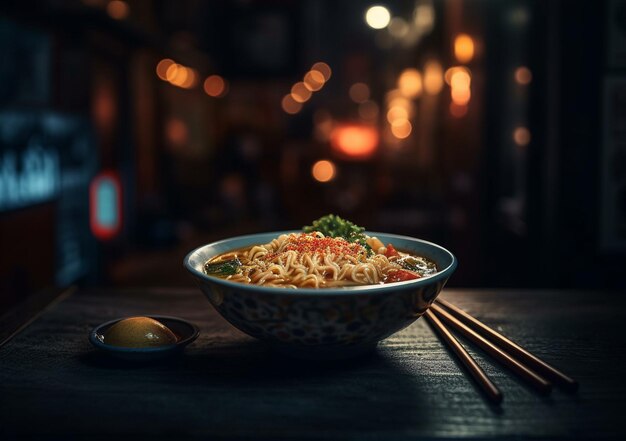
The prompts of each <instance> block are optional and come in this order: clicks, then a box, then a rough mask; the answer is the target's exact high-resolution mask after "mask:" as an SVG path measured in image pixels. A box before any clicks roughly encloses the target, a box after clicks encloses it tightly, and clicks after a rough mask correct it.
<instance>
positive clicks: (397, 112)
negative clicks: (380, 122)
mask: <svg viewBox="0 0 626 441" xmlns="http://www.w3.org/2000/svg"><path fill="white" fill-rule="evenodd" d="M408 118H409V112H408V110H407V109H405V108H404V107H400V106H395V107H391V108H390V109H389V110H388V111H387V121H389V123H390V124H392V123H393V122H394V121H397V120H400V119H408Z"/></svg>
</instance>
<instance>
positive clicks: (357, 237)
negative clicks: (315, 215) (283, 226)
mask: <svg viewBox="0 0 626 441" xmlns="http://www.w3.org/2000/svg"><path fill="white" fill-rule="evenodd" d="M302 231H304V232H305V233H312V232H313V231H319V232H320V233H322V234H323V235H324V236H330V237H343V238H344V239H346V240H347V241H348V242H354V243H358V244H359V245H361V246H363V247H364V248H365V249H366V250H367V254H372V253H373V251H372V248H371V247H370V246H369V245H368V244H367V242H366V239H367V238H366V237H365V234H363V231H365V228H363V227H359V226H358V225H356V224H354V223H352V222H350V221H349V220H346V219H342V218H340V217H339V216H337V215H334V214H327V215H326V216H322V217H320V218H319V219H318V220H315V221H313V224H312V225H307V226H306V227H302Z"/></svg>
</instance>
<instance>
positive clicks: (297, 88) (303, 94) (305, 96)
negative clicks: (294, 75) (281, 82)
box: [291, 82, 311, 103]
mask: <svg viewBox="0 0 626 441" xmlns="http://www.w3.org/2000/svg"><path fill="white" fill-rule="evenodd" d="M291 97H292V98H293V100H294V101H297V102H298V103H305V102H307V101H308V100H309V98H311V91H310V90H309V89H307V87H306V86H305V85H304V83H303V82H299V83H296V84H294V85H293V87H292V88H291Z"/></svg>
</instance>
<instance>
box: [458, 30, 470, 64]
mask: <svg viewBox="0 0 626 441" xmlns="http://www.w3.org/2000/svg"><path fill="white" fill-rule="evenodd" d="M454 56H455V57H456V59H457V60H458V61H459V63H469V62H470V61H472V58H474V40H472V37H470V36H469V35H467V34H459V35H457V36H456V38H455V39H454Z"/></svg>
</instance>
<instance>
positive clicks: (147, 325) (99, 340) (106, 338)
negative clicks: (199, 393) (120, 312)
mask: <svg viewBox="0 0 626 441" xmlns="http://www.w3.org/2000/svg"><path fill="white" fill-rule="evenodd" d="M199 333H200V331H199V329H198V327H197V326H196V325H194V324H193V323H190V322H188V321H186V320H183V319H180V318H177V317H168V316H156V315H153V316H150V317H125V318H121V319H116V320H111V321H109V322H106V323H103V324H101V325H99V326H96V327H95V328H94V329H93V330H92V331H91V333H90V334H89V341H90V342H91V344H92V345H94V346H95V347H96V348H98V349H100V350H101V351H103V352H105V353H107V354H108V355H112V356H114V357H117V358H121V359H125V360H132V361H148V360H156V359H159V358H164V357H168V356H171V355H174V354H177V353H180V352H181V351H182V350H183V349H184V348H185V346H187V345H188V344H189V343H191V342H193V341H194V340H195V339H196V338H197V337H198V335H199Z"/></svg>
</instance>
